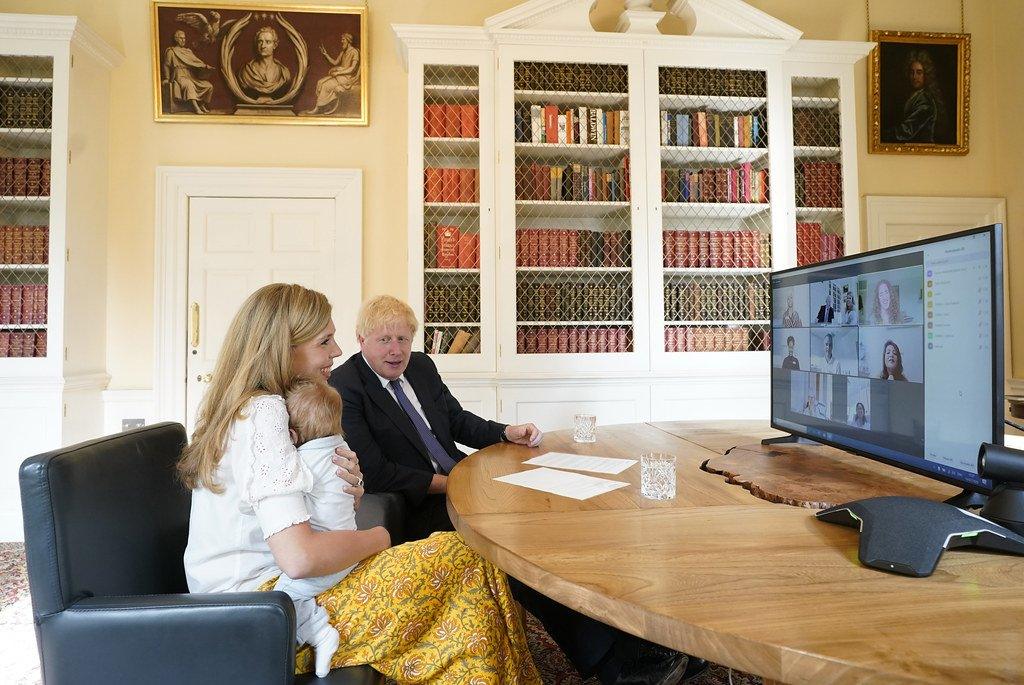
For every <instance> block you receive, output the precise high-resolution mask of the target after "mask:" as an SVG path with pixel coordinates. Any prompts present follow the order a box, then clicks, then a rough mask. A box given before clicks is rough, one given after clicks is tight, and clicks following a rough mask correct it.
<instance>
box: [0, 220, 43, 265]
mask: <svg viewBox="0 0 1024 685" xmlns="http://www.w3.org/2000/svg"><path fill="white" fill-rule="evenodd" d="M49 255H50V229H49V227H48V226H0V264H46V263H47V262H48V261H49Z"/></svg>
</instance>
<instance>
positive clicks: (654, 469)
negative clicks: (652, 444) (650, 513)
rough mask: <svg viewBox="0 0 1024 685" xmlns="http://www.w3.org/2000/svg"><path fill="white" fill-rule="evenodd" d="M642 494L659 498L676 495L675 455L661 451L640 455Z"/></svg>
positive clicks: (668, 497) (649, 497) (650, 497)
mask: <svg viewBox="0 0 1024 685" xmlns="http://www.w3.org/2000/svg"><path fill="white" fill-rule="evenodd" d="M640 494H641V495H642V496H644V497H646V498H647V499H659V500H663V499H672V498H673V497H675V496H676V458H675V455H673V454H662V453H661V452H646V453H644V454H641V455H640Z"/></svg>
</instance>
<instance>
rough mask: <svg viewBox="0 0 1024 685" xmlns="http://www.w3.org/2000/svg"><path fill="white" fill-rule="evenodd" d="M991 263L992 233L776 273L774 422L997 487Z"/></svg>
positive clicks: (958, 478)
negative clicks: (981, 472) (990, 448)
mask: <svg viewBox="0 0 1024 685" xmlns="http://www.w3.org/2000/svg"><path fill="white" fill-rule="evenodd" d="M991 264H992V261H991V238H990V236H989V234H988V233H986V232H982V233H974V234H970V235H963V236H960V237H955V238H951V239H949V240H942V241H938V242H932V243H928V244H923V245H916V246H913V247H908V248H905V249H902V250H891V251H886V252H885V253H884V254H876V255H869V256H862V257H853V258H850V259H845V260H842V261H840V262H836V263H832V264H826V265H821V266H811V267H804V268H801V269H799V270H791V271H787V272H783V273H780V274H773V276H772V346H773V351H772V405H773V406H772V419H773V423H774V424H776V425H777V426H778V427H780V428H783V429H790V430H793V431H795V432H798V433H804V434H806V435H809V436H811V437H815V438H818V439H822V440H825V441H829V442H833V443H836V444H838V445H841V446H845V447H849V448H851V449H854V450H857V451H862V452H866V453H869V454H873V455H876V456H879V457H882V458H884V459H887V460H891V461H896V462H899V463H902V464H906V465H908V466H910V467H912V468H915V469H918V470H924V471H927V472H930V473H934V474H936V475H938V476H940V477H944V478H946V479H950V480H956V481H963V482H967V483H973V484H977V485H980V486H983V487H988V483H987V482H986V481H984V480H983V479H981V478H980V477H979V476H978V475H977V453H978V446H979V444H980V443H981V442H982V441H986V442H988V441H991V440H992V439H993V436H992V432H993V429H992V426H993V416H992V395H991V391H992V364H993V351H992V344H993V341H992V340H991V328H992V320H991V319H992V299H991V298H992V292H991V289H992V288H991ZM965 324H970V325H972V326H971V327H970V328H968V329H967V330H966V331H964V330H963V326H964V325H965ZM975 330H976V331H977V333H978V336H977V337H974V336H973V335H972V334H973V332H974V331H975ZM965 333H966V334H965ZM929 369H930V370H931V371H932V373H931V374H930V377H928V378H927V381H928V382H927V383H926V375H928V373H927V372H928V370H929ZM957 370H962V371H963V372H966V373H967V374H968V375H967V376H966V377H967V378H970V382H967V383H960V382H958V380H957V376H958V374H957ZM984 379H988V382H987V383H985V382H984ZM926 386H927V388H928V390H927V392H926Z"/></svg>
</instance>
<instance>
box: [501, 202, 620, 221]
mask: <svg viewBox="0 0 1024 685" xmlns="http://www.w3.org/2000/svg"><path fill="white" fill-rule="evenodd" d="M629 206H630V204H629V203H628V202H568V201H560V200H516V211H517V212H518V213H520V214H523V213H529V214H530V215H531V216H543V217H565V218H580V219H582V218H592V219H594V218H601V217H606V216H609V215H613V214H616V213H619V212H622V210H624V209H629Z"/></svg>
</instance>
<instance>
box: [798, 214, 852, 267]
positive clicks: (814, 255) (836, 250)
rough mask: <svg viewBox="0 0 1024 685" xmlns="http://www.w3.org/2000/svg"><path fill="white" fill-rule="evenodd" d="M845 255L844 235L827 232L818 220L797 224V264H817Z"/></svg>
mask: <svg viewBox="0 0 1024 685" xmlns="http://www.w3.org/2000/svg"><path fill="white" fill-rule="evenodd" d="M842 256H843V236H841V235H835V234H833V233H825V232H824V230H823V229H822V227H821V224H820V223H818V222H817V221H798V222H797V224H796V264H797V266H804V265H806V264H816V263H817V262H825V261H828V260H830V259H838V258H839V257H842Z"/></svg>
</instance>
